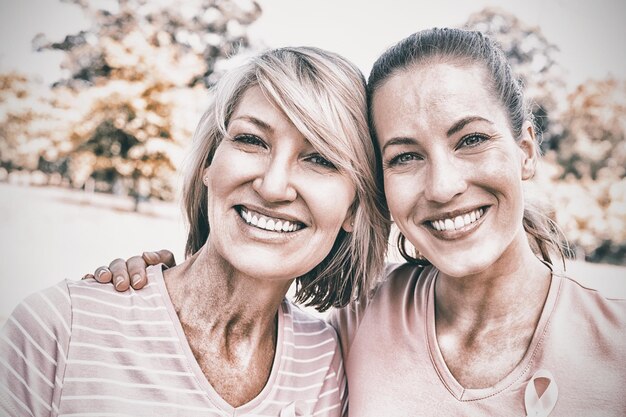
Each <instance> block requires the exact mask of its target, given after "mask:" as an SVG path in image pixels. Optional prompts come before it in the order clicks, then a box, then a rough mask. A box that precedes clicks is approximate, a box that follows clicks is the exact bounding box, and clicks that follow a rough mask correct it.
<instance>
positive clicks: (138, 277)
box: [131, 274, 141, 286]
mask: <svg viewBox="0 0 626 417" xmlns="http://www.w3.org/2000/svg"><path fill="white" fill-rule="evenodd" d="M131 280H132V283H133V286H134V285H137V284H139V283H140V282H141V275H139V274H135V275H133V277H132V278H131Z"/></svg>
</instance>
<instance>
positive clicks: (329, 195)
mask: <svg viewBox="0 0 626 417" xmlns="http://www.w3.org/2000/svg"><path fill="white" fill-rule="evenodd" d="M355 195H356V191H355V188H354V186H353V185H352V183H351V182H350V181H349V180H347V179H344V178H341V177H339V178H335V179H325V180H317V181H309V185H308V186H306V185H305V186H304V187H303V191H302V198H303V199H304V200H305V201H306V202H307V205H308V206H309V210H311V214H312V215H313V217H314V219H315V222H316V223H317V224H318V225H320V226H328V227H332V228H333V229H338V228H340V227H341V224H342V223H343V221H344V220H345V219H346V217H347V216H348V211H349V209H350V206H351V205H352V202H353V201H354V198H355Z"/></svg>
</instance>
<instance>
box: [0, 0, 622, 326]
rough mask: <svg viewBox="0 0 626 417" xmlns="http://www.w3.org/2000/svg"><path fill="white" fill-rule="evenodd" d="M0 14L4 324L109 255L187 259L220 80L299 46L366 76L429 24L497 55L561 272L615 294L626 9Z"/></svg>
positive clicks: (205, 2) (189, 3)
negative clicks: (273, 51) (208, 109)
mask: <svg viewBox="0 0 626 417" xmlns="http://www.w3.org/2000/svg"><path fill="white" fill-rule="evenodd" d="M0 1H1V3H0V5H1V6H0V39H1V40H2V42H1V43H0V322H2V321H3V320H4V318H6V316H7V315H8V314H10V312H11V310H12V309H13V308H14V306H15V305H16V304H17V302H19V300H20V299H22V298H23V297H25V296H26V295H28V294H29V293H31V292H33V291H36V290H37V289H41V288H43V287H46V286H49V285H52V284H54V283H55V282H57V281H59V280H61V279H64V278H70V279H79V278H80V277H81V276H82V275H84V274H85V273H87V272H92V271H93V270H94V269H95V268H96V267H97V266H99V265H101V264H104V263H106V262H108V261H110V260H112V259H114V258H117V257H129V256H131V255H135V254H139V253H141V252H142V251H143V250H153V249H160V248H169V249H171V250H172V251H173V252H174V253H175V255H176V258H177V259H178V260H179V261H181V260H182V259H183V257H182V252H183V247H184V241H185V225H184V222H183V217H182V214H181V211H180V209H179V204H178V201H177V199H178V194H177V191H176V190H178V189H180V180H181V176H180V168H181V167H183V166H184V164H185V152H186V149H187V145H188V144H189V140H190V138H191V135H192V132H193V129H194V128H195V125H196V123H197V121H198V119H199V117H200V114H201V112H202V110H203V108H204V107H205V106H206V104H207V87H209V86H210V85H212V84H213V83H214V82H215V81H216V80H217V79H218V78H219V76H220V74H221V73H223V71H224V70H227V69H228V68H229V67H232V66H233V65H237V63H238V62H241V59H243V58H245V56H249V55H250V54H252V53H254V52H256V51H259V50H262V49H264V48H267V47H278V46H287V45H292V46H293V45H312V46H318V47H322V48H325V49H329V50H332V51H336V52H338V53H340V54H342V55H344V56H346V57H347V58H349V59H351V60H353V61H354V62H355V63H356V64H357V65H358V66H359V67H360V68H361V69H362V71H363V72H364V74H365V75H367V74H368V72H369V69H370V66H371V64H372V63H373V62H374V60H375V59H376V57H377V56H378V55H379V54H380V53H381V52H383V51H384V50H385V49H386V48H387V47H388V46H390V45H392V44H393V43H394V42H396V41H398V40H399V39H401V38H402V37H405V36H407V35H409V34H411V33H412V32H415V31H417V30H420V29H425V28H430V27H435V26H439V27H441V26H453V27H471V28H475V29H479V30H483V31H488V32H491V33H492V35H493V36H494V37H495V38H496V39H497V40H498V41H499V42H500V43H501V45H502V46H503V48H504V50H505V51H506V53H507V54H508V56H509V58H510V60H511V62H512V63H513V65H514V70H515V71H516V72H517V73H518V75H519V76H520V77H521V78H522V79H523V80H524V82H525V84H526V87H527V91H528V92H529V93H530V95H531V97H532V99H533V100H534V102H535V104H536V105H535V115H536V116H537V121H538V123H539V125H540V127H541V129H542V131H543V145H542V146H543V152H544V158H543V162H542V163H541V165H540V167H539V172H538V174H537V176H536V178H535V180H534V181H533V183H532V184H530V186H529V189H528V192H529V194H530V195H531V196H535V197H533V198H540V199H541V200H542V201H543V202H545V203H547V204H549V205H550V206H552V207H554V218H555V220H556V221H557V223H558V224H559V225H560V227H561V228H562V229H563V231H564V232H565V234H566V236H567V237H568V239H569V240H570V243H571V244H572V252H573V255H574V256H575V258H576V259H577V260H576V261H572V262H569V263H568V273H569V274H570V275H573V276H574V277H577V278H579V279H580V280H581V281H583V282H585V284H587V285H590V286H594V287H596V288H598V289H599V290H601V291H603V292H605V293H606V294H607V295H609V296H624V295H626V267H625V266H624V265H625V264H626V260H625V258H626V256H625V255H626V179H625V177H626V141H625V140H624V135H625V133H626V117H625V116H626V48H624V47H623V45H622V43H623V41H624V39H626V25H623V21H624V18H626V2H623V1H617V0H598V1H593V2H592V1H584V0H571V1H565V0H527V1H524V2H519V1H487V0H478V1H472V2H468V1H463V0H442V1H438V2H426V1H409V0H407V1H396V0H386V1H375V2H364V1H356V0H349V1H348V0H344V1H331V0H317V1H315V2H305V1H296V0H259V1H257V2H254V1H251V0H221V1H220V0H186V1H178V2H177V1H173V0H151V1H142V0H97V1H89V0H71V1H59V0H21V1H9V0H0ZM538 196H541V197H538Z"/></svg>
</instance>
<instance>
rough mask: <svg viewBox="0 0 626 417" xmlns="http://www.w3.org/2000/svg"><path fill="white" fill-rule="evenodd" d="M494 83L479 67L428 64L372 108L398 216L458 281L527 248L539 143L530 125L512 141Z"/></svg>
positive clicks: (379, 94) (378, 97)
mask: <svg viewBox="0 0 626 417" xmlns="http://www.w3.org/2000/svg"><path fill="white" fill-rule="evenodd" d="M487 79H488V78H487V73H486V71H485V70H484V69H483V68H482V67H480V66H478V65H469V66H465V67H463V66H460V65H459V66H455V65H450V64H444V63H436V64H435V63H432V64H425V65H424V66H419V67H417V68H411V69H407V70H403V71H401V72H400V73H398V74H396V75H394V76H392V77H391V78H390V79H389V80H387V81H386V82H385V83H384V84H383V85H382V86H381V87H380V88H379V89H378V90H377V91H376V93H375V95H374V100H373V114H374V123H375V126H376V133H377V136H378V140H379V144H380V147H381V149H382V156H383V167H384V168H383V169H384V182H385V193H386V196H387V202H388V204H389V209H390V211H391V214H392V217H393V218H394V220H395V222H396V223H397V225H398V227H399V228H400V230H401V231H402V233H403V234H404V235H405V236H406V238H407V239H408V240H409V241H410V242H411V243H412V244H413V245H414V246H415V247H416V248H417V249H418V250H419V251H420V252H421V254H422V255H423V256H424V257H426V258H427V259H428V260H429V261H430V262H431V263H432V264H433V265H435V266H436V267H437V268H438V269H440V270H441V271H442V272H443V273H444V274H446V275H451V276H467V275H471V274H475V273H479V272H482V271H484V270H486V269H487V268H489V267H491V268H495V267H497V266H498V265H499V264H496V261H498V260H501V261H502V260H505V259H508V257H507V256H504V255H506V254H510V255H511V256H515V255H514V254H515V253H516V251H515V248H516V247H517V245H521V244H527V243H525V242H526V236H525V233H524V230H523V227H522V217H523V210H524V198H523V193H522V180H525V179H527V178H530V177H532V175H533V173H534V162H535V159H534V146H535V145H534V137H533V135H534V134H533V131H532V128H531V127H530V125H528V126H525V129H524V132H523V134H522V138H521V139H520V140H519V141H518V142H516V141H515V140H514V138H513V136H512V133H511V130H510V127H509V122H508V118H507V115H506V113H505V111H504V108H503V106H502V105H501V104H500V103H499V101H498V100H497V98H495V97H494V96H493V94H492V93H491V92H490V91H489V90H488V87H487V86H488V84H487ZM500 264H502V262H500Z"/></svg>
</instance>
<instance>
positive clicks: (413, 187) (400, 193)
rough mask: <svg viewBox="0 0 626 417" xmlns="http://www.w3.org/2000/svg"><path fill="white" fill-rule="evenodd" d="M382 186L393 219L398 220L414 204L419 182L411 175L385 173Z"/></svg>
mask: <svg viewBox="0 0 626 417" xmlns="http://www.w3.org/2000/svg"><path fill="white" fill-rule="evenodd" d="M384 187H385V199H386V200H387V205H388V207H389V210H390V211H391V215H392V216H393V217H394V219H396V220H400V219H401V218H402V217H403V215H404V214H406V212H407V210H410V208H411V207H412V206H413V205H414V200H415V196H416V195H417V193H418V192H419V183H418V182H417V181H416V179H415V178H413V176H409V175H406V174H404V175H399V174H391V173H385V175H384ZM400 221H401V220H400Z"/></svg>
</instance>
